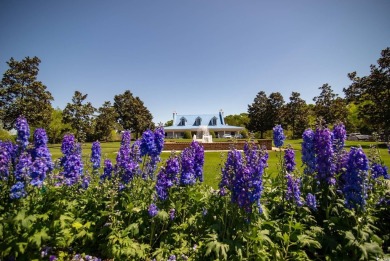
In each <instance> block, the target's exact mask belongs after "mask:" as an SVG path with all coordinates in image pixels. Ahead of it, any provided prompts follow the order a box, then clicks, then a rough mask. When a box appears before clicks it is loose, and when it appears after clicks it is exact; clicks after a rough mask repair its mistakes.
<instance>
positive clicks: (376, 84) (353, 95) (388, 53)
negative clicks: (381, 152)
mask: <svg viewBox="0 0 390 261" xmlns="http://www.w3.org/2000/svg"><path fill="white" fill-rule="evenodd" d="M377 63H378V66H376V65H371V66H370V75H368V76H364V77H358V76H357V74H356V72H352V73H349V74H348V77H349V79H350V80H351V81H352V84H351V85H350V86H349V87H348V88H344V89H343V91H344V93H345V96H346V99H347V101H348V102H355V103H356V104H357V105H358V107H359V116H361V117H362V118H364V119H365V120H366V121H367V123H368V124H370V125H371V126H372V127H373V128H375V129H377V131H378V132H383V133H384V136H385V139H386V140H388V139H389V135H390V48H389V47H387V48H386V49H384V50H382V52H381V57H380V58H379V59H378V61H377Z"/></svg>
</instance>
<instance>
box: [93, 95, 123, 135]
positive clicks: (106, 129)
mask: <svg viewBox="0 0 390 261" xmlns="http://www.w3.org/2000/svg"><path fill="white" fill-rule="evenodd" d="M98 113H99V115H98V116H97V117H96V119H95V137H96V139H98V140H105V141H108V140H109V138H110V136H111V132H112V130H115V129H117V128H118V125H119V124H118V123H117V122H116V118H117V117H118V113H117V112H116V111H115V108H114V107H113V106H112V105H111V102H109V101H106V102H104V104H103V105H102V107H100V108H99V109H98Z"/></svg>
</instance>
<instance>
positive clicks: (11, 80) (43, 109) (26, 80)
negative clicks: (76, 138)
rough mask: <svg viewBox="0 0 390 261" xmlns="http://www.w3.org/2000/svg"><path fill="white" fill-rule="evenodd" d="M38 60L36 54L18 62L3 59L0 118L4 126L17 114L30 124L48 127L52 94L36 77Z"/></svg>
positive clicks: (7, 127) (12, 121) (16, 116)
mask: <svg viewBox="0 0 390 261" xmlns="http://www.w3.org/2000/svg"><path fill="white" fill-rule="evenodd" d="M40 63H41V60H40V59H39V58H38V57H33V58H30V57H26V58H25V59H23V60H22V61H20V62H19V61H16V60H14V59H13V58H11V59H10V60H9V61H8V62H7V64H8V66H9V69H8V70H7V71H6V72H5V73H4V74H3V78H2V80H1V84H0V119H1V120H2V122H3V124H4V128H5V129H7V130H10V129H12V128H13V127H14V123H15V121H16V119H17V118H18V117H19V116H20V115H23V116H24V117H25V118H26V119H27V121H28V123H29V125H30V126H32V127H42V128H47V127H48V125H49V123H50V116H51V111H52V107H51V101H52V100H53V97H52V95H51V93H50V92H49V91H47V90H46V86H45V85H43V83H42V82H40V81H38V80H37V76H38V72H39V68H38V67H39V64H40Z"/></svg>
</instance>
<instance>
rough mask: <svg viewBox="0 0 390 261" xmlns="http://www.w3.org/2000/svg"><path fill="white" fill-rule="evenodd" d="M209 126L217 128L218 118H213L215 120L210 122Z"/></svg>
mask: <svg viewBox="0 0 390 261" xmlns="http://www.w3.org/2000/svg"><path fill="white" fill-rule="evenodd" d="M209 125H210V126H216V125H217V118H216V117H213V118H212V119H211V120H210V123H209Z"/></svg>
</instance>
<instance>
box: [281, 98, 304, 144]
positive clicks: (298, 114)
mask: <svg viewBox="0 0 390 261" xmlns="http://www.w3.org/2000/svg"><path fill="white" fill-rule="evenodd" d="M308 110H309V109H308V107H307V105H306V102H305V100H303V99H302V98H301V94H300V93H299V92H292V93H291V96H290V102H289V103H287V104H286V106H285V109H284V116H285V117H284V119H285V122H286V123H287V124H288V125H289V126H291V129H292V135H293V138H297V137H301V135H302V133H303V132H304V131H305V129H306V127H307V126H308V122H309V119H308V115H309V114H308Z"/></svg>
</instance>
